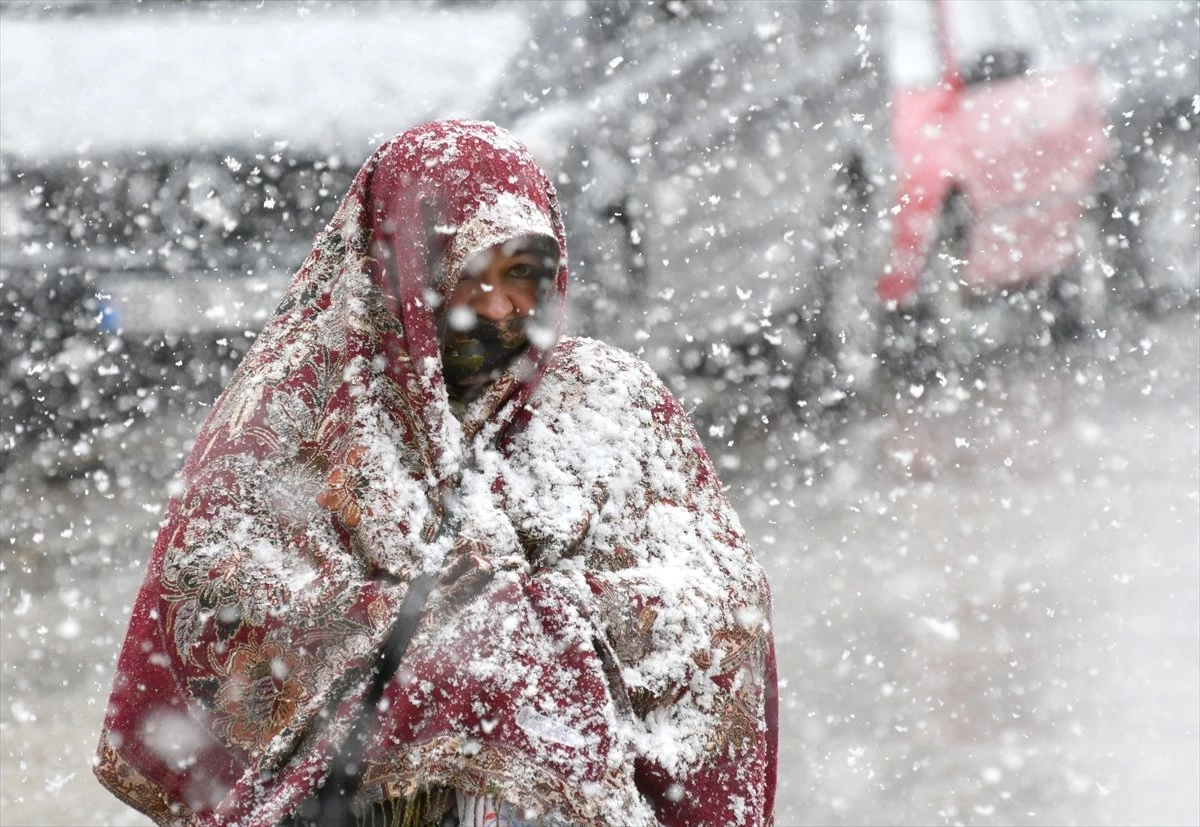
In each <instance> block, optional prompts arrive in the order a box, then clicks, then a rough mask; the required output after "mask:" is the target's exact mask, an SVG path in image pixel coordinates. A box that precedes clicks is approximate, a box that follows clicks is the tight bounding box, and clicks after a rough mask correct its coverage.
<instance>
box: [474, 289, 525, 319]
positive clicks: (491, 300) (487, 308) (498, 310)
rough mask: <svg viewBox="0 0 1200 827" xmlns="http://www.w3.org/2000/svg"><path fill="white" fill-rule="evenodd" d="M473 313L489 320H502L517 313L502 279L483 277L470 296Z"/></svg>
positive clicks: (514, 303)
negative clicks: (473, 293)
mask: <svg viewBox="0 0 1200 827" xmlns="http://www.w3.org/2000/svg"><path fill="white" fill-rule="evenodd" d="M471 309H472V310H474V311H475V315H476V316H479V317H480V318H482V319H487V320H488V321H489V322H504V321H508V320H509V319H511V318H512V317H513V316H515V315H517V305H516V302H514V301H513V297H512V296H511V295H509V290H508V289H507V285H506V284H505V283H504V280H503V279H490V278H489V279H484V281H483V282H482V283H481V284H480V285H479V286H478V287H477V288H476V289H475V295H473V296H472V297H471Z"/></svg>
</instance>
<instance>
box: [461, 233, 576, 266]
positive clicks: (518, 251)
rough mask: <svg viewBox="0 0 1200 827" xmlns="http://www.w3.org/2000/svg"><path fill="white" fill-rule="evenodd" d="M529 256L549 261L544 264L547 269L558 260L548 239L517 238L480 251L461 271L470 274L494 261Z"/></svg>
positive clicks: (554, 249) (535, 237)
mask: <svg viewBox="0 0 1200 827" xmlns="http://www.w3.org/2000/svg"><path fill="white" fill-rule="evenodd" d="M529 256H535V257H538V258H542V259H551V260H550V261H547V262H546V264H547V266H548V267H552V266H553V265H554V264H555V263H556V262H557V260H558V251H557V247H556V245H555V244H554V243H553V242H552V241H551V240H550V239H547V238H541V237H537V236H518V237H516V238H510V239H507V240H505V241H500V242H497V243H496V244H493V245H492V246H490V247H486V248H484V249H483V250H480V251H479V252H478V253H475V254H474V255H473V256H471V257H470V258H469V259H467V261H466V264H465V265H464V267H463V269H464V271H466V272H470V271H472V270H476V269H478V268H480V267H484V266H486V265H488V264H491V263H493V262H496V261H500V260H504V259H510V258H522V257H529Z"/></svg>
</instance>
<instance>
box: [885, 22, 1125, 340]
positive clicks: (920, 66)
mask: <svg viewBox="0 0 1200 827" xmlns="http://www.w3.org/2000/svg"><path fill="white" fill-rule="evenodd" d="M890 8H891V13H892V19H891V25H890V32H889V34H890V38H891V44H890V52H891V60H890V70H891V72H892V81H893V90H894V91H893V94H892V121H891V123H892V146H893V148H894V151H895V153H896V164H897V175H898V182H897V187H896V190H895V195H896V199H897V200H896V202H895V205H894V207H893V209H892V212H893V225H892V254H891V258H890V262H889V264H888V266H887V268H886V269H885V272H884V274H883V276H882V278H881V280H880V284H879V293H880V297H881V298H882V299H883V300H884V301H885V302H886V303H887V305H888V307H889V308H891V309H893V310H896V311H898V314H897V315H898V316H901V317H904V318H906V319H908V320H909V321H910V322H915V331H914V332H915V333H916V334H917V335H916V337H915V339H916V344H917V347H921V346H922V345H930V346H932V347H934V348H936V349H937V351H938V352H939V355H941V356H947V355H950V354H952V353H954V352H956V351H957V352H959V355H964V354H965V355H968V356H969V354H970V353H972V352H977V351H978V350H979V349H980V348H981V347H984V348H986V346H987V345H988V344H994V343H997V342H998V341H1001V340H1002V339H1003V338H1004V336H1003V334H1002V333H1001V332H1000V331H999V330H998V328H999V327H1001V326H1002V325H999V324H997V323H996V321H995V314H989V313H988V312H987V311H986V310H985V309H984V308H985V307H991V308H997V307H999V306H1001V305H1004V304H1006V302H998V301H995V299H997V298H1008V299H1011V298H1012V297H1014V296H1017V295H1019V294H1020V295H1024V293H1025V291H1024V288H1027V287H1036V288H1038V289H1041V288H1045V289H1044V290H1042V292H1041V294H1040V295H1042V296H1044V297H1045V298H1046V299H1047V302H1048V303H1047V305H1046V306H1049V307H1050V311H1049V313H1045V312H1038V313H1036V314H1035V315H1037V316H1042V317H1043V318H1051V317H1053V320H1054V323H1055V327H1054V329H1056V330H1058V331H1059V332H1063V333H1068V334H1069V335H1077V334H1079V333H1082V332H1085V331H1086V330H1088V329H1089V328H1091V327H1092V326H1094V325H1095V323H1096V322H1098V321H1099V319H1100V317H1101V316H1102V314H1103V311H1104V309H1105V306H1106V304H1107V298H1106V297H1107V293H1108V290H1107V285H1106V278H1107V276H1108V275H1110V274H1111V268H1109V267H1107V266H1106V265H1105V264H1104V261H1105V256H1104V249H1103V246H1104V238H1103V235H1102V223H1103V216H1102V215H1100V211H1099V210H1098V209H1094V208H1095V207H1097V206H1098V204H1099V201H1100V200H1101V195H1100V192H1101V189H1102V181H1103V170H1104V168H1105V165H1106V162H1107V161H1108V160H1109V158H1110V155H1111V150H1110V142H1109V139H1108V137H1107V135H1106V131H1105V123H1106V118H1105V112H1104V106H1103V97H1102V93H1101V88H1100V83H1099V79H1098V77H1097V74H1096V73H1095V71H1094V70H1093V69H1092V68H1091V67H1089V66H1085V65H1079V64H1072V63H1071V62H1070V61H1067V60H1064V59H1063V58H1062V56H1061V54H1060V53H1057V51H1056V49H1055V48H1054V47H1053V45H1052V44H1054V43H1055V40H1056V39H1055V33H1054V32H1052V31H1049V30H1048V28H1047V27H1048V21H1047V20H1046V19H1045V18H1044V17H1043V16H1042V15H1041V14H1040V13H1039V11H1038V9H1037V8H1036V6H1035V5H1034V4H1032V3H1028V2H1020V0H992V1H991V2H986V3H984V2H968V1H967V0H893V2H892V3H891V4H890ZM1035 292H1036V291H1035ZM1009 303H1011V302H1009ZM1035 304H1037V305H1038V306H1037V307H1036V308H1035V309H1036V310H1038V311H1043V310H1044V309H1045V306H1043V305H1042V304H1041V303H1040V302H1035ZM1001 343H1002V341H1001Z"/></svg>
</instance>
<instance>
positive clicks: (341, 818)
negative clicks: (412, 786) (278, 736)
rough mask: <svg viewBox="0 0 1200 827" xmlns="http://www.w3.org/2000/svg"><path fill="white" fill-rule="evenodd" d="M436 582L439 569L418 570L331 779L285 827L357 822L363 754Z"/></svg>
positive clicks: (346, 825) (347, 826) (336, 826)
mask: <svg viewBox="0 0 1200 827" xmlns="http://www.w3.org/2000/svg"><path fill="white" fill-rule="evenodd" d="M436 582H437V579H436V577H435V576H434V575H432V574H429V573H425V574H420V575H418V576H417V577H416V578H414V579H413V581H412V583H411V584H410V585H409V587H408V592H407V593H406V594H405V595H404V600H403V601H402V602H401V604H400V613H399V615H398V616H397V618H396V622H395V624H393V625H392V628H391V631H390V632H389V633H388V637H387V640H386V641H384V644H383V648H382V649H381V650H380V653H379V663H378V664H377V665H376V667H375V670H374V672H373V673H372V675H371V682H370V684H368V686H367V692H366V695H365V696H364V698H363V705H362V709H361V710H360V711H359V714H358V717H357V718H356V719H355V721H354V725H353V727H351V729H350V733H349V734H348V735H347V736H346V740H345V741H344V742H343V743H342V746H341V748H340V749H339V750H338V751H337V753H336V754H335V755H334V758H333V762H332V764H331V765H330V768H329V774H328V775H327V776H326V777H325V783H324V784H323V785H322V787H321V788H320V789H319V790H318V791H317V794H316V796H315V798H310V799H308V800H307V801H305V803H304V804H303V805H301V808H300V812H298V813H297V814H296V815H294V816H292V817H291V818H290V819H288V820H287V821H284V822H283V824H282V825H280V827H291V825H295V827H354V825H355V824H357V819H356V817H355V814H354V797H355V795H356V794H357V792H358V788H359V786H360V785H361V784H362V771H363V767H362V758H363V751H364V749H365V747H366V740H367V735H368V734H369V732H370V730H371V725H372V724H373V723H374V722H375V711H376V709H378V707H379V701H380V700H381V699H382V698H383V692H384V690H385V689H386V688H387V685H388V683H389V682H390V681H391V679H392V676H394V675H395V674H396V670H397V669H399V668H400V661H401V660H402V659H403V658H404V653H405V652H406V651H407V650H408V645H409V644H410V643H411V642H412V639H413V635H415V634H416V632H417V623H418V621H419V620H420V618H421V611H422V610H423V609H424V608H425V602H426V600H428V599H429V593H430V592H431V591H433V587H434V585H435V584H436ZM314 801H315V805H316V806H314Z"/></svg>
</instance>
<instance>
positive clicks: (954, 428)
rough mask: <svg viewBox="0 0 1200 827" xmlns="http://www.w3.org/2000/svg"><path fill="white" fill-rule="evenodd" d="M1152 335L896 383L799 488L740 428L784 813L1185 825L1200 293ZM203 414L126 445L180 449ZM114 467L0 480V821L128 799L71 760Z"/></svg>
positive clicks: (1192, 681) (88, 711)
mask: <svg viewBox="0 0 1200 827" xmlns="http://www.w3.org/2000/svg"><path fill="white" fill-rule="evenodd" d="M1143 334H1144V335H1143V336H1142V339H1141V341H1142V343H1143V344H1142V345H1138V344H1136V343H1132V342H1127V343H1126V344H1125V345H1122V346H1120V347H1121V348H1123V349H1125V350H1128V349H1129V348H1131V347H1132V349H1133V350H1134V351H1135V352H1134V353H1132V354H1130V353H1123V354H1121V356H1120V359H1119V360H1112V361H1110V360H1109V359H1108V358H1107V355H1106V354H1105V353H1104V352H1103V351H1101V352H1099V353H1096V352H1093V353H1090V354H1076V355H1075V356H1074V357H1073V358H1071V359H1068V358H1067V357H1066V356H1062V355H1060V356H1054V357H1051V356H1041V357H1038V361H1037V362H1036V363H1032V364H1031V365H1029V366H1012V365H1010V366H1007V367H1004V368H1002V369H998V370H995V371H992V372H987V377H986V381H985V380H984V379H983V378H980V381H981V382H983V384H984V385H985V387H984V388H983V389H978V388H976V387H975V386H974V385H972V387H973V388H974V390H973V391H972V392H971V393H970V394H969V397H967V398H962V397H964V396H965V393H966V392H965V391H964V392H960V393H945V394H943V396H942V397H941V398H936V399H935V398H932V397H933V396H934V394H933V393H932V392H931V393H930V396H929V397H925V396H924V395H923V396H922V398H921V399H920V400H915V399H912V398H911V397H910V399H909V401H908V403H907V404H906V405H905V406H902V407H903V408H906V409H910V412H909V413H907V414H906V413H905V410H903V409H900V408H897V410H895V411H891V412H889V413H888V414H887V415H886V416H883V417H881V418H878V419H874V420H871V421H868V422H865V423H863V424H860V425H858V426H856V427H855V428H852V429H850V430H848V431H846V432H844V433H843V434H841V435H839V438H838V441H842V440H844V443H845V444H837V443H836V442H835V444H834V445H832V446H831V448H830V449H829V451H828V452H827V455H828V456H829V459H828V461H827V462H828V466H829V468H830V470H829V471H828V472H827V473H825V474H823V475H821V476H822V478H821V479H820V480H819V481H817V482H815V483H814V484H812V485H811V486H807V485H805V484H804V479H805V474H804V472H803V468H802V467H800V466H799V465H796V464H792V463H791V462H789V461H788V460H787V457H788V456H789V453H788V448H787V446H788V444H789V442H790V435H789V434H787V433H784V432H780V433H775V434H774V435H773V437H772V439H771V440H769V441H768V442H767V443H759V444H748V445H744V446H741V447H740V449H739V450H740V456H741V459H742V464H741V468H740V469H739V470H738V471H737V472H736V473H733V474H731V475H729V476H728V479H727V482H728V483H729V484H730V486H731V493H732V495H733V497H734V499H735V502H736V504H737V506H738V509H739V512H740V513H741V516H742V519H743V522H744V524H745V525H746V528H747V531H748V533H749V534H750V536H751V537H752V539H753V543H754V545H755V547H756V548H757V549H758V551H759V554H760V555H761V556H762V558H763V559H764V561H765V563H766V565H767V567H768V571H769V573H770V574H771V576H772V579H773V588H774V594H775V612H776V618H775V620H776V635H777V641H778V647H779V660H780V666H781V678H782V681H783V682H782V685H781V700H782V733H781V741H782V757H781V763H780V779H779V784H780V788H779V807H778V822H779V823H780V824H783V825H792V824H866V823H877V824H884V823H913V824H917V823H919V824H931V823H948V824H950V823H967V824H981V825H982V824H1046V823H1060V824H1113V825H1117V824H1130V823H1161V824H1168V823H1176V824H1184V823H1195V822H1196V820H1197V817H1198V816H1200V801H1198V800H1197V790H1196V784H1195V779H1196V778H1197V774H1198V772H1200V766H1198V754H1197V737H1198V735H1197V733H1198V732H1200V720H1198V715H1200V646H1198V643H1200V629H1198V624H1200V555H1198V554H1197V549H1200V505H1198V501H1197V497H1198V491H1200V478H1198V470H1197V469H1198V468H1200V435H1198V431H1197V425H1198V422H1200V419H1198V417H1200V359H1198V358H1197V355H1198V348H1200V338H1198V335H1197V324H1196V317H1195V315H1194V313H1193V312H1184V313H1179V314H1176V315H1175V316H1173V317H1171V318H1168V319H1166V320H1164V321H1163V322H1161V323H1156V324H1153V325H1151V326H1149V327H1147V328H1146V329H1145V330H1144V331H1143ZM981 376H982V374H981ZM956 400H957V405H958V409H957V410H956V411H955V410H949V408H951V407H952V406H951V405H950V403H951V402H954V401H956ZM921 403H924V405H923V406H922V405H921ZM195 426H196V423H193V422H188V421H183V420H181V421H172V422H171V423H169V424H168V423H165V422H158V423H155V424H154V425H153V426H151V427H148V428H145V429H143V430H141V431H139V432H138V433H132V434H129V435H128V437H127V445H126V452H125V455H126V457H127V458H129V457H134V456H141V457H143V458H145V457H149V456H155V455H157V456H160V457H162V458H163V462H164V464H165V465H177V464H178V463H179V462H180V458H181V456H182V452H183V450H184V447H185V444H186V440H187V439H188V434H189V433H190V431H191V430H192V429H194V427H195ZM113 447H115V446H113ZM109 450H112V448H110V449H109ZM133 466H134V464H133V463H132V462H131V463H130V465H129V466H128V467H130V468H132V467H133ZM124 467H126V466H119V467H117V468H115V469H114V470H113V471H111V472H108V473H106V474H93V475H92V477H91V479H90V480H84V479H81V480H75V481H71V482H65V483H57V484H49V483H44V484H40V485H39V486H38V487H35V488H30V490H28V491H27V492H21V491H17V490H15V489H14V488H13V487H11V486H10V487H6V488H5V490H4V533H5V535H6V536H13V537H15V538H17V545H16V554H9V555H6V560H5V570H4V579H5V588H6V591H7V592H8V594H9V595H11V598H10V599H9V600H8V601H6V602H5V604H4V606H3V608H2V609H0V628H2V629H3V637H2V643H3V664H4V671H3V676H2V677H3V688H2V689H3V698H4V704H3V708H2V709H0V715H2V717H0V733H2V736H3V755H2V759H3V760H2V761H0V771H2V773H3V783H2V784H0V807H2V811H3V814H2V815H0V822H2V823H4V824H6V825H7V824H11V825H32V824H43V825H78V824H85V823H86V824H97V825H101V824H103V825H125V824H142V823H146V822H145V821H144V820H142V819H140V818H139V816H138V815H137V814H136V813H132V812H130V811H128V810H125V809H124V808H123V807H122V806H121V805H120V804H119V803H118V802H117V801H116V800H115V799H113V798H112V797H111V796H110V795H109V794H108V793H107V792H106V791H104V790H103V789H102V788H101V787H100V786H99V785H98V784H97V782H96V781H95V780H94V779H93V777H92V775H91V772H90V769H89V763H88V762H89V760H90V758H91V755H92V752H93V750H94V748H95V742H96V735H97V732H98V731H99V726H100V720H101V717H102V715H103V707H104V703H105V699H106V697H107V694H108V688H109V681H110V679H111V674H112V668H113V659H114V658H115V656H116V650H117V646H118V644H119V642H120V639H121V637H122V635H123V633H124V625H125V622H126V617H127V614H128V612H129V606H130V603H131V601H132V599H133V595H134V593H135V590H136V588H137V585H138V583H139V581H140V576H141V569H142V566H143V564H144V560H145V557H146V556H147V554H148V553H149V549H150V545H151V542H152V536H153V531H154V526H155V524H156V521H157V515H158V512H159V509H160V508H161V506H162V503H163V500H164V499H165V496H166V491H167V481H166V480H162V479H151V478H147V477H145V476H144V475H139V474H138V472H135V471H132V470H130V471H126V470H122V469H123V468H124ZM727 474H729V472H727Z"/></svg>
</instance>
